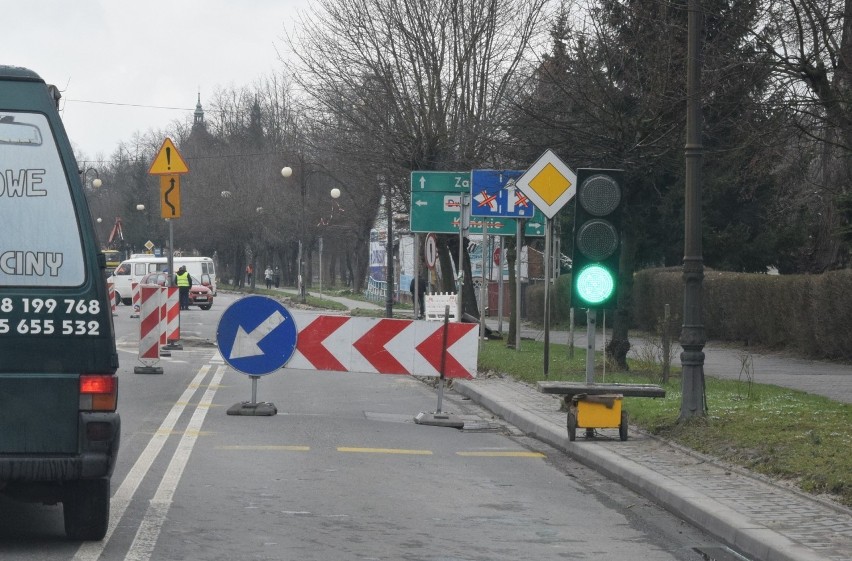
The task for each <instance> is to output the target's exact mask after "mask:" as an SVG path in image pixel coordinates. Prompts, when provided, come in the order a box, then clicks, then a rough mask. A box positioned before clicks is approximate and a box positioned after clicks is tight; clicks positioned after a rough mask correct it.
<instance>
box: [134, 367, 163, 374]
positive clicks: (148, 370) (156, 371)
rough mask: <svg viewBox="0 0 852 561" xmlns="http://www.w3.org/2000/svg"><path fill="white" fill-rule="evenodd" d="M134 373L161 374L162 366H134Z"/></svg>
mask: <svg viewBox="0 0 852 561" xmlns="http://www.w3.org/2000/svg"><path fill="white" fill-rule="evenodd" d="M133 373H134V374H162V373H163V367H162V366H136V367H134V368H133Z"/></svg>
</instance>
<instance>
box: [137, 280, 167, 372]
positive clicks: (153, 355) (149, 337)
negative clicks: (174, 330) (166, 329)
mask: <svg viewBox="0 0 852 561" xmlns="http://www.w3.org/2000/svg"><path fill="white" fill-rule="evenodd" d="M139 305H140V316H141V321H140V322H139V362H141V363H142V366H137V367H135V368H134V369H133V372H134V373H136V374H162V373H163V368H162V367H161V366H159V362H160V331H161V324H160V310H161V306H160V287H159V286H149V285H142V286H140V287H139Z"/></svg>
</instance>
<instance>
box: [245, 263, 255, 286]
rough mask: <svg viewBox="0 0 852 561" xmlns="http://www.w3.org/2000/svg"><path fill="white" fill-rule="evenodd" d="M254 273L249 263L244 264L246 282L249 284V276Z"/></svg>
mask: <svg viewBox="0 0 852 561" xmlns="http://www.w3.org/2000/svg"><path fill="white" fill-rule="evenodd" d="M253 274H254V267H252V266H251V263H249V264H248V265H246V284H247V285H249V286H251V276H252V275H253Z"/></svg>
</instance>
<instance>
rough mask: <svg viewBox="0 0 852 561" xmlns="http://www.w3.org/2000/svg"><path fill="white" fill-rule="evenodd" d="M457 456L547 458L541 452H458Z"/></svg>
mask: <svg viewBox="0 0 852 561" xmlns="http://www.w3.org/2000/svg"><path fill="white" fill-rule="evenodd" d="M456 455H457V456H475V457H482V458H545V457H546V456H545V455H544V454H540V453H539V452H456Z"/></svg>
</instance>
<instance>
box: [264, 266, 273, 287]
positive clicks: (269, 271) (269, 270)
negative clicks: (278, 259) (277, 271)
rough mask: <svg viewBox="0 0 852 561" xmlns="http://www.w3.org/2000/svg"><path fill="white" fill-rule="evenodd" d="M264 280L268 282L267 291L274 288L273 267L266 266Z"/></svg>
mask: <svg viewBox="0 0 852 561" xmlns="http://www.w3.org/2000/svg"><path fill="white" fill-rule="evenodd" d="M263 280H265V281H266V290H269V289H271V288H272V267H270V266H269V265H267V266H266V270H265V271H263Z"/></svg>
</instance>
